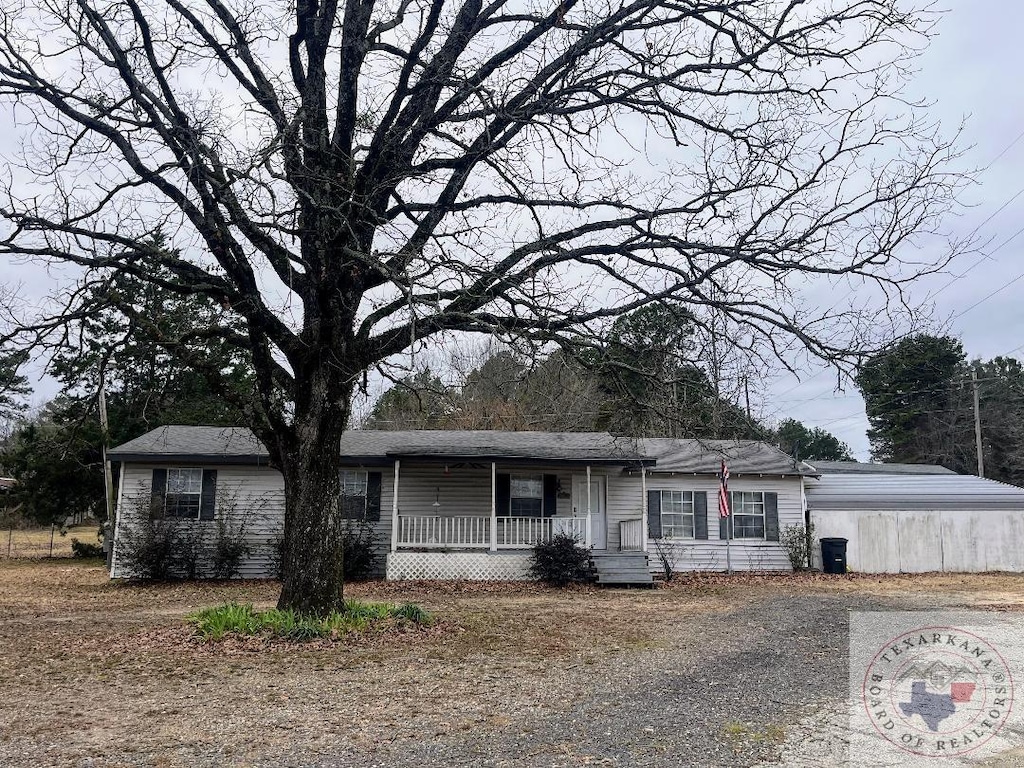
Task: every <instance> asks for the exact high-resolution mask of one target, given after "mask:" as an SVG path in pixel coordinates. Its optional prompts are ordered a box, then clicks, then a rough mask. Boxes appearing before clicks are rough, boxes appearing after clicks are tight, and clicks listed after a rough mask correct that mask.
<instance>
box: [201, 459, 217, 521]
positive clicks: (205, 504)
mask: <svg viewBox="0 0 1024 768" xmlns="http://www.w3.org/2000/svg"><path fill="white" fill-rule="evenodd" d="M216 509H217V470H216V469H204V470H203V493H202V495H201V496H200V497H199V519H200V520H213V514H214V512H215V511H216Z"/></svg>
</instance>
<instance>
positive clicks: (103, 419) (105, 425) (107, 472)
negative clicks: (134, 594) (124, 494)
mask: <svg viewBox="0 0 1024 768" xmlns="http://www.w3.org/2000/svg"><path fill="white" fill-rule="evenodd" d="M103 389H104V387H103V377H102V376H101V377H100V393H99V409H100V430H101V431H102V435H103V450H102V453H103V490H104V495H105V496H106V501H107V528H106V531H105V532H104V535H103V544H104V546H105V547H106V550H107V552H106V555H107V567H108V568H109V567H110V561H111V557H112V555H113V553H114V476H113V473H112V472H111V469H110V459H109V458H107V451H108V450H109V449H110V424H109V422H108V421H107V396H106V393H105V392H104V391H103Z"/></svg>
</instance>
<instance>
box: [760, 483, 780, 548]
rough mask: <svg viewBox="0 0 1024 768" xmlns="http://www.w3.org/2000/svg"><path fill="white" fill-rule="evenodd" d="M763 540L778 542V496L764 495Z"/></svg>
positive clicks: (774, 494)
mask: <svg viewBox="0 0 1024 768" xmlns="http://www.w3.org/2000/svg"><path fill="white" fill-rule="evenodd" d="M764 538H765V541H778V540H779V494H777V493H766V494H765V495H764Z"/></svg>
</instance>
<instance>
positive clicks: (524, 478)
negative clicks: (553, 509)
mask: <svg viewBox="0 0 1024 768" xmlns="http://www.w3.org/2000/svg"><path fill="white" fill-rule="evenodd" d="M510 490H511V494H510V495H511V502H512V503H511V515H512V517H540V516H541V514H542V512H543V509H544V475H512V477H511V489H510Z"/></svg>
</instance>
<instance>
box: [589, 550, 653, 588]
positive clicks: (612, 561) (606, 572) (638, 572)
mask: <svg viewBox="0 0 1024 768" xmlns="http://www.w3.org/2000/svg"><path fill="white" fill-rule="evenodd" d="M591 560H592V561H593V563H594V570H595V571H596V572H597V583H598V584H605V585H612V584H644V585H653V584H654V578H653V577H652V576H651V571H650V566H649V564H648V560H647V553H646V552H595V553H593V555H592V557H591Z"/></svg>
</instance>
